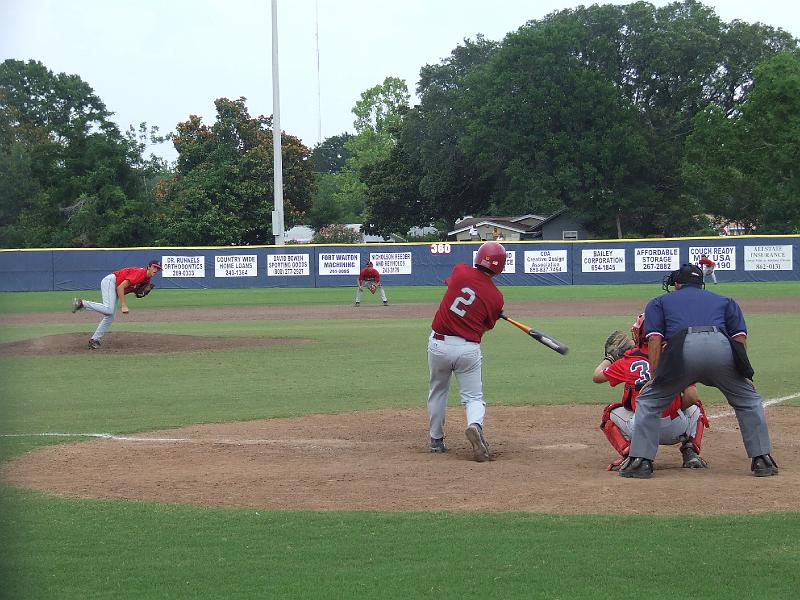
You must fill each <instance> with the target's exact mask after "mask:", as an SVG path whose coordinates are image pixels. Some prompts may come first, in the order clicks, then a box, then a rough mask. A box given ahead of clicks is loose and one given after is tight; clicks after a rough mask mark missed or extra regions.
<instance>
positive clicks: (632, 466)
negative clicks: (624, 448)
mask: <svg viewBox="0 0 800 600" xmlns="http://www.w3.org/2000/svg"><path fill="white" fill-rule="evenodd" d="M619 474H620V476H622V477H632V478H634V479H650V477H652V476H653V461H652V460H650V459H647V458H641V457H638V456H629V457H628V458H626V459H625V460H624V461H623V462H622V464H621V465H620V467H619Z"/></svg>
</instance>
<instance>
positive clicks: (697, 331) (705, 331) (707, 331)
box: [686, 325, 719, 333]
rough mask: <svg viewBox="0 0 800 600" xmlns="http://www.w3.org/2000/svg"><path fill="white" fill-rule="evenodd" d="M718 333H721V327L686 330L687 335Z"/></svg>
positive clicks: (689, 328) (690, 328)
mask: <svg viewBox="0 0 800 600" xmlns="http://www.w3.org/2000/svg"><path fill="white" fill-rule="evenodd" d="M717 331H719V327H717V326H716V325H711V326H705V327H688V328H687V329H686V333H715V332H717Z"/></svg>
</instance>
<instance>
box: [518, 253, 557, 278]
mask: <svg viewBox="0 0 800 600" xmlns="http://www.w3.org/2000/svg"><path fill="white" fill-rule="evenodd" d="M524 272H525V273H537V274H538V273H566V272H567V251H566V250H526V251H525V270H524Z"/></svg>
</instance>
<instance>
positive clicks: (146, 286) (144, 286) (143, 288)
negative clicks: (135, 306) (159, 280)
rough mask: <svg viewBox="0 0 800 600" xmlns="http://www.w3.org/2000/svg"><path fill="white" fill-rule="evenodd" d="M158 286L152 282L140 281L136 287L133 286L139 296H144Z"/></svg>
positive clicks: (134, 291)
mask: <svg viewBox="0 0 800 600" xmlns="http://www.w3.org/2000/svg"><path fill="white" fill-rule="evenodd" d="M154 287H156V286H154V285H153V284H152V283H140V284H139V285H137V286H136V287H134V288H133V293H134V294H136V297H137V298H144V297H145V296H147V294H149V293H150V292H151V291H153V288H154Z"/></svg>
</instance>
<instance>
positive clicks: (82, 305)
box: [72, 260, 161, 350]
mask: <svg viewBox="0 0 800 600" xmlns="http://www.w3.org/2000/svg"><path fill="white" fill-rule="evenodd" d="M160 270H161V264H160V263H159V262H158V261H157V260H151V261H150V262H149V263H148V264H147V267H146V268H142V267H126V268H124V269H120V270H119V271H114V272H113V273H109V274H108V275H106V276H105V277H103V279H102V280H101V281H100V292H101V293H102V295H103V302H91V301H90V300H84V299H83V298H74V299H73V300H72V312H73V313H74V312H78V311H79V310H83V309H88V310H93V311H96V312H99V313H100V314H102V315H103V318H102V320H101V321H100V324H99V325H98V326H97V329H96V330H95V332H94V334H93V335H92V337H91V339H90V340H89V350H97V349H98V348H100V339H101V338H102V337H103V336H104V335H105V333H106V331H108V328H109V327H111V323H113V322H114V313H116V312H117V300H119V304H120V310H121V311H122V314H128V310H129V309H128V304H127V302H126V301H125V294H130V293H136V295H137V296H138V297H140V298H141V297H142V296H143V295H146V294H147V293H149V291H150V287H151V286H148V287H147V291H146V292H143V293H142V292H139V291H138V290H140V289H142V287H141V286H146V285H148V284H150V279H152V278H153V277H155V275H156V273H158V272H159V271H160Z"/></svg>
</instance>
